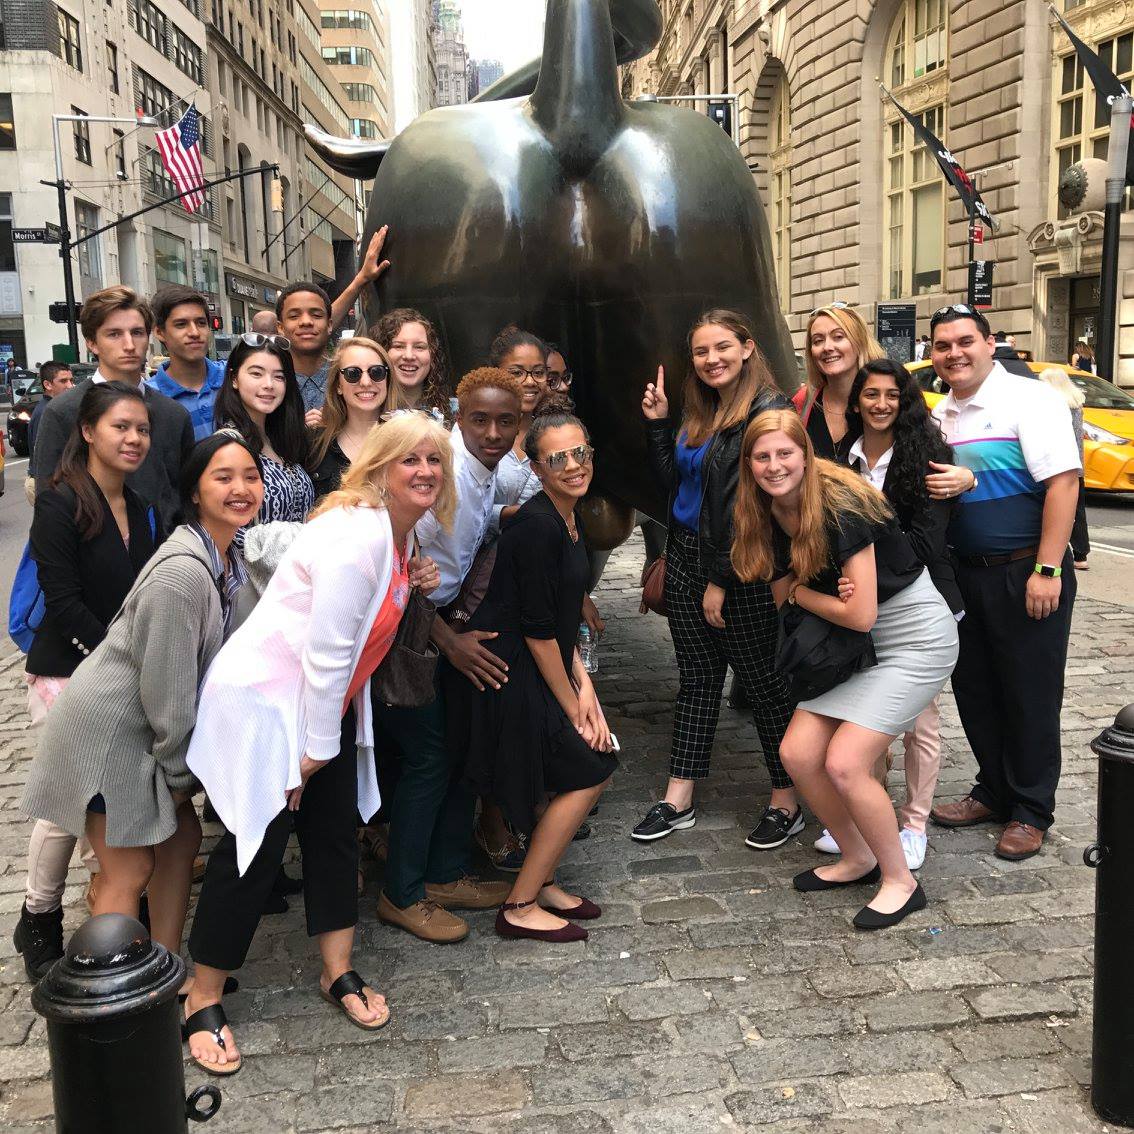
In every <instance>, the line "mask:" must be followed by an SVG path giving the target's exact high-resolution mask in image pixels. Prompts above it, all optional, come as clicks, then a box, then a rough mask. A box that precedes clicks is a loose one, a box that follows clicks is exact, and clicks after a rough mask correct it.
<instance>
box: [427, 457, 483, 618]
mask: <svg viewBox="0 0 1134 1134" xmlns="http://www.w3.org/2000/svg"><path fill="white" fill-rule="evenodd" d="M453 475H454V478H455V480H456V485H457V512H456V515H455V516H454V517H453V530H452V531H451V532H446V531H445V529H444V528H442V527H441V525H440V523H438V521H437V517H436V516H435V515H434V514H433V513H432V512H426V514H425V515H424V516H422V518H421V519H420V520H418V522H417V529H416V530H417V540H418V544H419V546H420V549H421V554H422V555H428V556H429V557H430V558H431V559H432V560H433V562H434V563H436V564H437V570H438V571H440V573H441V585H440V586H439V587H438V588H437V589H436V590H435V591H434V592H433V593H432V594H431V595H430V596H429V598H430V600H431V601H432V602H433V603H434V604H435V605H436V606H448V605H449V603H451V602H452V601H453V600H454V599H455V598H456V597H457V593H458V592H459V591H460V589H461V583H462V582H463V581H464V578H465V576H466V575H467V574H468V571H469V568H470V567H471V566H472V561H473V557H474V556H475V555H476V551H477V548H478V547H480V544H481V541H482V540H483V539H484V536H485V533H486V532H487V531H488V527H489V524H490V522H491V520H492V505H493V501H494V499H495V493H496V471H495V470H494V469H486V468H485V467H484V465H482V464H481V463H480V461H478V460H477V459H476V458H475V457H474V456H472V455H471V454H470V453H469V452H468V450H467V449H465V447H464V446H463V445H461V446H459V447H458V446H454V447H453Z"/></svg>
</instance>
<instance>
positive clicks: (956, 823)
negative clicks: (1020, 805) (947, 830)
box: [929, 795, 1002, 827]
mask: <svg viewBox="0 0 1134 1134" xmlns="http://www.w3.org/2000/svg"><path fill="white" fill-rule="evenodd" d="M929 815H930V818H931V819H932V820H933V822H934V823H936V824H937V825H938V826H939V827H975V826H976V825H977V824H978V823H998V822H1002V820H1001V819H1000V816H998V815H997V814H996V812H995V811H993V810H992V808H990V807H985V805H984V804H983V803H981V802H980V800H979V799H973V797H972V796H971V795H966V796H965V798H964V799H958V800H957V802H956V803H942V804H941V805H940V806H939V807H935V808H934V809H933V810H932V811H931V812H930V813H929Z"/></svg>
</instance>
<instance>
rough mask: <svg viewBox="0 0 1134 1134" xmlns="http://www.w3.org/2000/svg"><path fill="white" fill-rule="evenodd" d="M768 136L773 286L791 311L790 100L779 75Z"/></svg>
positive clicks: (785, 307)
mask: <svg viewBox="0 0 1134 1134" xmlns="http://www.w3.org/2000/svg"><path fill="white" fill-rule="evenodd" d="M769 118H770V125H771V137H770V138H769V147H768V149H769V153H768V157H769V159H770V161H771V167H772V183H771V191H772V193H771V197H772V200H771V204H772V217H771V220H772V226H771V227H772V251H773V253H774V254H775V260H776V285H777V287H778V289H779V293H780V304H781V305H782V307H783V309H784V310H785V311H790V310H791V153H792V138H791V100H790V98H789V96H788V84H787V76H786V75H784V74H783V73H782V72H781V74H780V77H779V80H778V81H777V83H776V91H775V94H774V95H773V96H772V109H771V114H770V115H769Z"/></svg>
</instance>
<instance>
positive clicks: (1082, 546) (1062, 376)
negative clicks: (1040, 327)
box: [1040, 348, 1091, 571]
mask: <svg viewBox="0 0 1134 1134" xmlns="http://www.w3.org/2000/svg"><path fill="white" fill-rule="evenodd" d="M1088 349H1089V348H1088ZM1040 381H1041V382H1046V383H1047V384H1048V385H1049V386H1050V387H1051V388H1052V389H1053V390H1054V391H1055V392H1056V393H1057V394H1058V395H1059V396H1060V397H1061V398H1062V399H1063V400H1064V401H1065V402H1066V403H1067V408H1068V409H1069V410H1070V411H1071V431H1072V432H1073V433H1074V434H1075V444H1076V446H1077V447H1078V449H1079V464H1080V465H1082V464H1083V405H1084V403H1085V402H1086V400H1087V395H1086V394H1084V393H1083V391H1082V390H1080V389H1079V387H1078V386H1076V385H1075V383H1074V382H1072V381H1071V379H1070V378H1068V377H1067V375H1066V373H1065V372H1064V371H1062V370H1060V369H1059V368H1058V367H1056V366H1049V367H1048V368H1047V369H1046V370H1044V371H1041V373H1040ZM1090 554H1091V536H1090V532H1089V531H1088V530H1087V487H1086V482H1085V481H1084V480H1083V477H1082V476H1080V477H1079V498H1078V500H1076V502H1075V523H1074V526H1073V527H1072V528H1071V558H1072V559H1073V560H1074V562H1075V570H1076V571H1088V570H1090V568H1089V566H1088V564H1087V556H1088V555H1090Z"/></svg>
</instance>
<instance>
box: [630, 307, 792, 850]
mask: <svg viewBox="0 0 1134 1134" xmlns="http://www.w3.org/2000/svg"><path fill="white" fill-rule="evenodd" d="M688 345H689V354H690V359H689V369H688V371H687V373H686V377H685V385H684V390H683V396H682V407H683V417H682V420H681V421H680V422H679V423H677V422H675V421H674V420H673V419H672V417H671V416H670V408H669V399H668V398H667V396H666V392H665V374H664V372H663V371H662V369H661V368H660V367H659V368H658V378H657V382H656V383H652V382H651V383H650V384H649V385H648V386H647V387H646V392H645V395H644V397H643V398H642V413H643V415H644V417H645V419H646V429H647V444H648V447H649V453H650V458H651V461H652V463H653V467H654V472H655V475H656V476H657V478H658V481H659V483H660V484H661V485H662V487H663V488H664V489H665V491H666V493H667V494H668V504H667V507H666V514H667V517H668V521H669V536H668V543H667V558H666V568H665V602H666V609H667V611H668V613H669V629H670V633H671V634H672V636H673V648H674V652H675V653H676V655H677V669H678V674H679V678H680V686H679V688H678V692H677V703H676V705H675V707H674V714H673V742H672V748H671V750H670V764H669V782H668V784H667V785H666V791H665V795H664V797H663V798H662V799H661V800H660V801H659V802H657V803H655V804H654V805H653V806H652V807H651V808H650V809H649V810H648V811H647V812H646V815H645V816H644V817H643V819H642V820H641V822H639V823H638V825H637V826H636V827H634V829H633V831H632V832H631V837H632V838H634V839H637V840H638V841H640V842H646V841H650V840H652V839H660V838H665V837H666V836H667V835H669V834H670V833H671V832H673V831H676V830H684V829H686V828H689V827H692V826H693V825H694V823H695V822H696V819H697V811H696V808H695V806H694V802H693V795H694V789H695V786H696V782H697V780H703V779H704V778H705V777H707V776H708V774H709V758H710V755H711V753H712V748H713V739H714V737H715V735H716V729H717V720H718V718H719V716H720V706H721V693H722V691H723V688H724V679H725V670H726V669H727V667H728V666H730V665H731V666H732V668H733V672H734V673H735V674H736V675H737V676H738V677H739V679H740V681H741V683H742V685H743V688H744V692H745V694H746V695H747V699H748V704H749V705H750V706H751V708H752V717H753V722H754V723H755V725H756V732H757V735H758V736H759V738H760V747H761V749H762V750H763V754H764V763H765V764H766V766H767V768H768V775H769V777H770V779H771V786H772V794H771V799H770V801H769V804H768V806H767V807H766V808H765V809H764V812H763V815H762V816H761V818H760V821H759V822H758V823H757V825H756V827H755V828H754V829H753V831H752V832H751V834H749V836H748V838H747V839H746V840H745V842H746V843H747V845H748V846H750V847H753V848H755V849H758V850H769V849H771V848H773V847H778V846H781V845H782V844H783V843H785V842H786V841H787V840H788V839H789V838H790V837H791V836H792V835H794V834H797V833H798V832H799V831H801V830H803V812H802V811H801V810H800V807H799V802H798V800H797V799H796V794H795V788H794V787H793V786H792V782H791V777H790V776H789V775H788V773H787V772H786V771H785V770H784V767H783V765H782V764H781V762H780V742H781V741H782V740H783V735H784V730H785V729H786V728H787V725H788V721H789V720H790V719H791V712H792V705H791V701H790V699H789V696H788V688H787V683H786V681H784V679H783V677H782V676H781V675H780V674H779V673H777V672H776V669H775V652H776V634H777V626H776V611H775V607H774V605H773V603H772V594H771V591H770V590H769V589H768V584H767V582H766V581H764V580H759V579H755V578H753V579H751V580H749V581H742V580H741V579H738V578H737V575H736V572H735V570H734V569H733V566H732V562H731V560H730V558H729V556H730V552H731V549H732V537H733V502H734V499H735V495H736V485H737V479H738V475H739V470H740V443H741V440H742V438H743V436H744V430H745V427H746V426H747V424H748V423H749V422H750V421H752V420H753V419H754V418H755V417H756V416H757V415H758V414H759V413H761V412H763V411H764V410H768V409H775V408H787V409H790V408H791V403H790V402H789V401H788V400H787V398H785V397H784V396H783V394H781V393H780V391H779V389H778V388H777V387H776V384H775V380H774V379H773V377H772V374H771V371H770V370H769V369H768V366H767V363H766V362H765V361H764V357H763V355H762V354H761V353H760V351H759V349H758V347H757V346H756V342H755V340H754V339H753V338H752V332H751V330H750V329H749V323H748V321H747V320H746V319H745V317H744V316H743V315H740V314H738V313H737V312H735V311H726V310H720V309H717V310H712V311H707V312H706V313H705V314H703V315H702V316H701V317H700V318H699V319H698V320H697V322H696V323H694V324H693V327H692V328H691V330H690V332H689V339H688Z"/></svg>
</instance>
